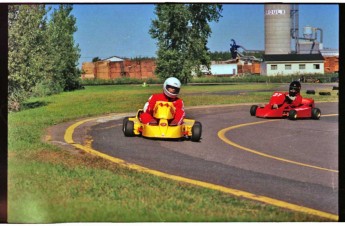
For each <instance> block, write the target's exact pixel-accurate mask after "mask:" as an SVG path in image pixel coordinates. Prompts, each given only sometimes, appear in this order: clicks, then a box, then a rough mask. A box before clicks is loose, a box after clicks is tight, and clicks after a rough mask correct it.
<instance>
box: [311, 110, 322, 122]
mask: <svg viewBox="0 0 345 226" xmlns="http://www.w3.org/2000/svg"><path fill="white" fill-rule="evenodd" d="M320 117H321V111H320V109H318V108H313V109H311V118H312V119H316V120H318V119H320Z"/></svg>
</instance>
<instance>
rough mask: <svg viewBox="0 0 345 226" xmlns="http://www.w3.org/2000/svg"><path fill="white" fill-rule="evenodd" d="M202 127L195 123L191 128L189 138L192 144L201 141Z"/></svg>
mask: <svg viewBox="0 0 345 226" xmlns="http://www.w3.org/2000/svg"><path fill="white" fill-rule="evenodd" d="M201 133H202V126H201V123H200V122H198V121H196V122H195V123H194V125H193V127H192V136H191V138H190V140H191V141H193V142H198V141H199V140H200V139H201Z"/></svg>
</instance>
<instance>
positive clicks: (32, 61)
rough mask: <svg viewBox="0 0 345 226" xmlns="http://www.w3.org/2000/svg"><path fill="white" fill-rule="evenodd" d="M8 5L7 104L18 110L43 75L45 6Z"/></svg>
mask: <svg viewBox="0 0 345 226" xmlns="http://www.w3.org/2000/svg"><path fill="white" fill-rule="evenodd" d="M8 9H9V10H8V36H9V38H8V71H9V75H8V97H9V105H8V106H9V109H13V110H19V109H20V103H21V102H23V101H24V100H25V99H26V98H28V97H29V96H30V93H31V92H32V90H33V88H34V87H35V86H36V85H37V84H38V82H39V81H41V80H42V79H43V78H44V77H45V76H46V73H45V63H44V57H45V56H46V51H45V48H44V47H45V44H44V43H45V36H44V34H45V33H44V32H45V27H46V17H45V15H46V10H45V6H44V5H9V8H8Z"/></svg>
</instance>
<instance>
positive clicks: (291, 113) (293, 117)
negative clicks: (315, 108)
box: [288, 110, 297, 120]
mask: <svg viewBox="0 0 345 226" xmlns="http://www.w3.org/2000/svg"><path fill="white" fill-rule="evenodd" d="M288 118H289V119H290V120H296V119H297V111H295V110H291V111H289V116H288Z"/></svg>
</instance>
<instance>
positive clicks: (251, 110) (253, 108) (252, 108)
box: [250, 105, 258, 116]
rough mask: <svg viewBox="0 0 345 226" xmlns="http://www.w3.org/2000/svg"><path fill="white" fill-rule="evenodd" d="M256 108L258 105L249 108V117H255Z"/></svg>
mask: <svg viewBox="0 0 345 226" xmlns="http://www.w3.org/2000/svg"><path fill="white" fill-rule="evenodd" d="M257 108H258V105H253V106H251V107H250V115H251V116H255V114H256V109H257Z"/></svg>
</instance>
